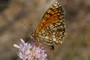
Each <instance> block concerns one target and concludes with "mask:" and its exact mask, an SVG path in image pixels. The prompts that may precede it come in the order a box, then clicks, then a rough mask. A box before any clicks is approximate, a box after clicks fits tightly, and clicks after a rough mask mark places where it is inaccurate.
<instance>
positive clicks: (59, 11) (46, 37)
mask: <svg viewBox="0 0 90 60" xmlns="http://www.w3.org/2000/svg"><path fill="white" fill-rule="evenodd" d="M65 32H66V25H65V22H64V9H63V8H62V6H61V4H60V3H58V2H55V3H54V4H52V5H51V7H50V8H49V9H48V10H47V11H46V13H45V14H44V16H43V17H42V20H41V22H40V24H39V25H38V27H37V29H36V30H35V36H36V37H38V38H43V41H44V42H45V43H46V44H47V45H51V46H52V47H53V45H54V44H56V45H58V44H62V42H63V38H64V35H65Z"/></svg>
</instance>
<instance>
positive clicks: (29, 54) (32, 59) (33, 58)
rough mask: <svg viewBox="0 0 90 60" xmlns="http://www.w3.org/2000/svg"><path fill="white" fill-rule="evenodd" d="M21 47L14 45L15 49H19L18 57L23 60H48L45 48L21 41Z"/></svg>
mask: <svg viewBox="0 0 90 60" xmlns="http://www.w3.org/2000/svg"><path fill="white" fill-rule="evenodd" d="M20 40H21V43H20V44H19V45H17V44H14V47H16V48H18V49H19V53H18V56H19V57H20V59H22V60H47V54H46V53H45V50H44V48H43V47H40V46H36V45H35V44H30V43H25V42H24V40H23V39H20Z"/></svg>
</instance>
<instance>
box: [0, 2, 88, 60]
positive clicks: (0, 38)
mask: <svg viewBox="0 0 90 60" xmlns="http://www.w3.org/2000/svg"><path fill="white" fill-rule="evenodd" d="M55 1H56V0H0V60H18V56H17V49H16V48H14V47H13V44H14V43H16V44H18V43H19V42H20V38H25V37H27V36H28V34H30V32H34V31H35V29H36V28H37V26H38V24H39V22H40V21H41V19H42V17H43V15H44V13H45V12H46V10H47V9H48V8H49V7H50V6H51V4H53V3H54V2H55ZM58 1H59V2H60V3H61V4H62V6H63V8H64V10H65V23H66V25H67V31H66V36H65V39H64V42H63V44H62V45H61V46H57V47H55V50H53V51H52V50H50V49H47V54H48V59H49V60H90V0H58ZM31 26H32V28H31Z"/></svg>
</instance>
